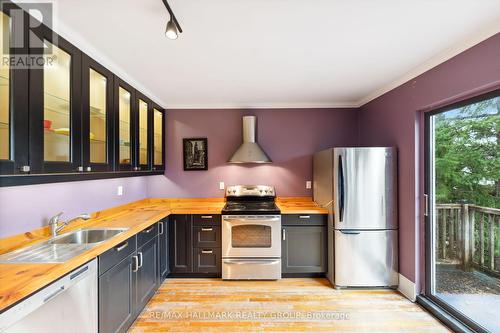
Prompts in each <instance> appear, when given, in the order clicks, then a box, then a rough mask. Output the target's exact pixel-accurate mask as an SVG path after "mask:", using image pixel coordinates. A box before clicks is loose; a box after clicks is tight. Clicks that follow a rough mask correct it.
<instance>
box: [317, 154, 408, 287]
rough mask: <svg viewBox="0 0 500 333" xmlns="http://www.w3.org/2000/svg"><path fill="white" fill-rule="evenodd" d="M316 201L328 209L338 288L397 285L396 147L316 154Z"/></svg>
mask: <svg viewBox="0 0 500 333" xmlns="http://www.w3.org/2000/svg"><path fill="white" fill-rule="evenodd" d="M313 172H314V177H313V179H314V182H313V189H314V200H315V201H316V202H317V203H318V204H319V205H322V206H324V207H326V208H328V209H329V218H328V254H329V255H328V258H329V259H328V279H329V280H330V282H331V283H332V284H333V285H334V286H335V287H340V288H341V287H395V286H397V285H398V212H397V151H396V148H390V147H373V148H331V149H327V150H323V151H320V152H318V153H316V154H315V155H314V171H313Z"/></svg>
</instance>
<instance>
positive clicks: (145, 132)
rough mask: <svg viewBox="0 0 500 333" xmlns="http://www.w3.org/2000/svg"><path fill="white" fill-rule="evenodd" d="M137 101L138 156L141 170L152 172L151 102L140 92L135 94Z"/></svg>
mask: <svg viewBox="0 0 500 333" xmlns="http://www.w3.org/2000/svg"><path fill="white" fill-rule="evenodd" d="M135 94H136V100H137V113H138V117H139V121H138V122H137V123H138V125H139V128H138V138H139V142H138V143H139V146H138V148H139V149H138V154H139V155H138V156H139V169H140V170H150V169H151V168H150V165H151V163H150V156H151V146H152V145H151V137H152V136H151V131H150V129H151V108H152V106H151V102H150V100H149V99H147V98H146V96H144V95H142V94H141V93H139V92H138V91H136V92H135Z"/></svg>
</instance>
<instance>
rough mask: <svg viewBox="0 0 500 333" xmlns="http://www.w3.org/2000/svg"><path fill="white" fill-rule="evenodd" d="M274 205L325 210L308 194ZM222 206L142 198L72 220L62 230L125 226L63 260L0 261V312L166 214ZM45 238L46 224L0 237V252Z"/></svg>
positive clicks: (285, 209) (218, 201)
mask: <svg viewBox="0 0 500 333" xmlns="http://www.w3.org/2000/svg"><path fill="white" fill-rule="evenodd" d="M277 205H278V206H279V208H280V210H281V212H282V213H283V214H326V213H328V211H327V210H326V209H324V208H321V207H319V206H318V205H316V204H315V203H314V202H313V201H312V200H311V199H310V198H279V199H278V200H277ZM223 206H224V199H223V198H208V199H144V200H140V201H137V202H133V203H130V204H126V205H122V206H118V207H114V208H111V209H107V210H104V211H101V212H97V213H94V214H92V218H91V219H90V220H88V221H77V222H74V223H72V224H71V225H69V226H67V227H65V228H64V229H63V232H62V233H67V232H69V231H72V230H76V229H81V228H103V227H109V228H129V229H128V230H126V231H124V232H122V233H120V234H119V235H117V236H115V237H113V238H111V239H109V240H107V241H105V242H103V243H101V244H99V245H97V246H95V247H93V248H92V249H89V250H88V251H87V252H85V253H83V254H80V255H77V256H75V257H73V258H72V259H70V260H68V261H66V262H64V263H49V264H0V312H2V311H4V310H6V309H7V308H9V307H10V306H12V305H13V304H15V303H17V302H18V301H20V300H22V299H23V298H25V297H27V296H29V295H31V294H33V293H34V292H36V291H37V290H40V289H41V288H43V287H45V286H47V285H48V284H50V283H52V282H54V281H55V280H57V279H59V278H61V277H62V276H64V275H66V274H67V273H69V272H71V271H73V270H74V269H76V268H77V267H79V266H81V265H83V264H85V263H86V262H88V261H90V260H92V259H94V258H96V257H97V256H99V255H100V254H102V253H104V252H106V251H107V250H109V249H110V248H112V247H114V246H116V245H118V244H120V243H121V242H123V241H125V240H126V239H128V238H129V237H132V236H133V235H135V234H137V233H138V232H140V231H142V230H144V229H145V228H147V227H149V226H150V225H152V224H154V223H156V222H158V221H159V220H161V219H163V218H165V217H167V216H168V215H170V214H220V213H221V210H222V207H223ZM49 238H50V234H49V230H48V227H44V228H40V229H36V230H33V231H31V232H26V233H24V234H20V235H16V236H12V237H8V238H5V239H0V254H2V253H6V252H10V251H13V250H15V249H18V248H22V247H26V246H29V245H33V244H35V243H38V242H40V241H43V240H47V239H49Z"/></svg>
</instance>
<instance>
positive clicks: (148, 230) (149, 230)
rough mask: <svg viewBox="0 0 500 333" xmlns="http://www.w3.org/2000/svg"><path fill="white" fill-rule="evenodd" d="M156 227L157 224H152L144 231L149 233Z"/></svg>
mask: <svg viewBox="0 0 500 333" xmlns="http://www.w3.org/2000/svg"><path fill="white" fill-rule="evenodd" d="M154 228H155V226H152V227H150V228H149V229H146V230H143V231H142V232H143V233H145V234H149V233H150V232H151V231H153V229H154Z"/></svg>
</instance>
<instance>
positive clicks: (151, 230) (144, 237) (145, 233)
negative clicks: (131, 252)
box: [137, 223, 158, 247]
mask: <svg viewBox="0 0 500 333" xmlns="http://www.w3.org/2000/svg"><path fill="white" fill-rule="evenodd" d="M156 236H158V223H155V224H153V225H151V226H149V227H147V228H146V229H144V230H142V231H141V232H139V233H138V234H137V247H141V246H143V245H144V244H146V243H147V242H149V241H150V240H152V239H153V238H154V237H156Z"/></svg>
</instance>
